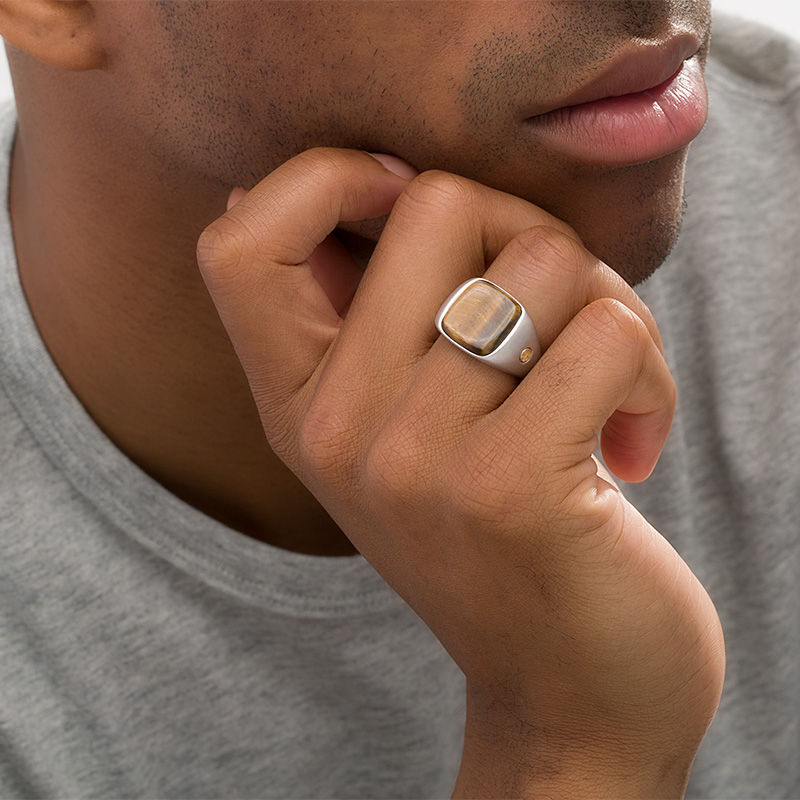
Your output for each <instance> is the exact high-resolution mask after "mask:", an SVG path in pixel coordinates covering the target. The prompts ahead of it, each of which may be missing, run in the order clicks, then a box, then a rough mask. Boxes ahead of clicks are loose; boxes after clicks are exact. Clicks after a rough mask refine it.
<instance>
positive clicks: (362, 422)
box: [197, 148, 724, 798]
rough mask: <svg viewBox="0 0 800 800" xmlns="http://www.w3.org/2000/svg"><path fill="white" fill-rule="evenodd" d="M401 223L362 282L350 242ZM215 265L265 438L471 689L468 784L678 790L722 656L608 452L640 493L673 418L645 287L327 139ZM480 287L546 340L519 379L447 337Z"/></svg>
mask: <svg viewBox="0 0 800 800" xmlns="http://www.w3.org/2000/svg"><path fill="white" fill-rule="evenodd" d="M386 214H388V215H389V217H388V221H387V223H386V225H385V228H384V230H383V233H382V235H381V237H380V239H379V241H378V244H377V247H376V249H375V251H374V253H373V255H372V257H371V259H370V261H369V264H368V266H367V268H366V271H365V272H364V274H363V276H362V275H361V273H360V271H359V270H358V269H357V267H356V265H355V263H354V261H353V259H352V257H351V256H350V254H349V253H348V252H347V251H346V250H345V248H344V247H343V246H342V245H341V244H340V243H339V241H338V240H337V239H336V237H335V236H334V235H333V231H334V228H336V227H337V226H338V225H340V224H341V223H343V222H357V221H359V220H366V219H371V218H376V217H380V216H382V215H386ZM197 257H198V262H199V265H200V269H201V272H202V275H203V278H204V280H205V283H206V285H207V287H208V290H209V292H210V294H211V297H212V298H213V301H214V303H215V305H216V307H217V309H218V312H219V315H220V317H221V319H222V322H223V323H224V325H225V328H226V330H227V332H228V335H229V336H230V338H231V340H232V342H233V345H234V347H235V349H236V353H237V355H238V357H239V359H240V361H241V363H242V366H243V368H244V371H245V373H246V375H247V378H248V381H249V384H250V388H251V390H252V393H253V398H254V400H255V403H256V405H257V407H258V411H259V413H260V418H261V422H262V424H263V427H264V432H265V435H266V437H267V439H268V441H269V443H270V445H271V447H272V448H273V449H274V451H275V452H276V453H277V454H278V455H279V456H280V457H281V458H282V459H283V461H284V462H285V463H286V464H287V465H288V467H289V468H290V469H291V470H292V471H293V472H294V473H295V474H296V475H297V476H298V477H299V478H300V480H301V481H302V482H303V483H304V484H305V485H306V486H307V487H308V488H309V489H310V490H311V491H312V492H313V493H314V495H315V496H316V497H317V498H318V499H319V501H320V503H321V504H322V505H323V506H324V507H325V509H326V510H327V511H328V513H329V514H330V515H331V517H332V518H333V519H334V520H335V521H336V523H337V524H338V525H339V527H340V528H341V529H342V530H343V531H344V532H345V533H346V535H347V536H348V538H349V539H350V540H351V541H352V543H353V544H354V545H355V547H356V548H358V550H359V551H360V552H361V553H362V554H363V555H364V556H365V558H367V559H368V560H369V561H370V562H371V563H372V565H373V566H374V567H375V568H376V569H377V570H378V572H380V573H381V575H382V576H383V577H384V578H385V579H386V581H387V582H388V583H389V584H390V585H391V586H392V587H393V588H394V589H395V590H396V591H397V592H398V593H399V594H400V595H401V596H402V597H403V598H404V599H405V600H406V601H407V602H408V603H409V604H410V605H411V606H412V607H413V608H414V610H415V611H416V612H417V613H418V614H419V615H420V617H421V618H422V619H423V620H424V621H425V622H426V623H427V625H428V626H429V627H430V628H431V630H432V631H433V632H434V633H435V634H436V636H437V637H438V638H439V639H440V641H441V642H442V644H443V645H444V647H446V648H447V650H448V652H449V653H450V655H451V656H452V657H453V659H454V660H455V661H456V662H457V664H458V665H459V666H460V667H461V669H462V670H463V671H464V673H465V675H466V677H467V692H468V696H467V709H468V714H467V727H466V735H465V743H464V754H463V758H462V765H461V771H460V774H459V779H458V783H457V785H456V794H457V795H460V796H481V797H488V796H506V797H522V796H536V797H540V796H553V797H561V798H565V797H584V798H585V797H591V798H600V797H656V796H658V797H662V796H663V797H678V796H681V795H682V794H683V792H684V790H685V786H686V781H687V779H688V774H689V770H690V768H691V763H692V760H693V758H694V754H695V752H696V750H697V747H698V746H699V743H700V741H701V739H702V737H703V735H704V733H705V731H706V729H707V727H708V725H709V723H710V721H711V718H712V717H713V714H714V712H715V710H716V707H717V703H718V701H719V695H720V692H721V687H722V678H723V673H724V646H723V640H722V634H721V629H720V625H719V620H718V617H717V614H716V612H715V609H714V607H713V605H712V603H711V601H710V599H709V597H708V595H707V594H706V592H705V591H704V589H703V587H702V586H701V585H700V583H699V582H698V581H697V579H696V578H695V577H694V575H693V574H692V573H691V571H690V570H689V568H688V567H687V566H686V564H685V563H684V562H683V561H682V560H681V559H680V557H679V556H678V555H677V553H676V552H675V551H674V550H673V549H672V547H671V546H670V545H669V544H668V543H667V541H666V540H665V539H664V538H662V536H661V535H660V534H659V533H658V532H657V531H656V530H654V529H653V528H652V527H651V526H650V525H649V524H648V523H647V521H646V520H645V519H644V518H643V517H642V516H641V515H640V514H639V513H638V512H637V511H636V509H635V508H634V507H633V506H632V505H631V504H630V503H628V501H627V500H626V499H625V497H624V496H623V494H622V493H621V492H620V491H619V489H618V488H617V487H616V485H615V483H614V480H613V478H612V476H611V475H609V474H608V472H606V470H605V469H604V468H603V466H602V465H601V464H600V463H599V462H598V461H597V459H596V458H595V457H594V455H593V454H594V452H595V451H596V448H597V446H598V443H599V444H601V446H602V452H603V456H604V461H605V463H606V464H607V466H608V468H609V469H610V471H611V472H612V473H614V474H615V475H616V476H618V477H620V478H622V479H624V480H627V481H640V480H644V479H645V478H646V477H647V476H648V475H649V474H650V472H651V471H652V469H653V467H654V465H655V463H656V461H657V459H658V457H659V454H660V452H661V449H662V447H663V446H664V442H665V440H666V437H667V434H668V432H669V428H670V424H671V420H672V415H673V412H674V407H675V386H674V383H673V380H672V378H671V376H670V373H669V370H668V368H667V365H666V363H665V361H664V358H663V354H662V350H661V343H660V337H659V334H658V330H657V327H656V324H655V321H654V320H653V318H652V316H651V314H650V312H649V311H648V309H647V308H646V307H645V305H644V304H643V303H642V302H641V300H640V299H639V298H638V297H637V295H636V294H635V293H634V292H633V290H632V289H631V288H630V286H628V284H627V283H626V282H625V281H624V280H623V279H622V278H621V277H620V276H618V275H617V274H616V273H615V272H614V271H613V270H612V269H610V268H609V267H608V266H606V265H605V264H603V263H602V262H600V261H599V260H598V259H597V258H595V257H594V256H592V255H591V253H589V252H587V250H586V249H585V248H584V247H583V245H582V244H581V242H580V240H579V238H578V237H577V235H576V234H575V233H574V231H572V230H571V229H570V228H569V227H568V226H567V225H565V224H564V223H563V222H561V221H559V220H557V219H555V218H553V217H552V216H550V215H548V214H547V213H545V212H544V211H543V210H541V209H540V208H537V207H536V206H533V205H531V204H530V203H528V202H526V201H524V200H521V199H519V198H516V197H513V196H511V195H507V194H504V193H502V192H498V191H495V190H492V189H489V188H487V187H485V186H482V185H480V184H477V183H475V182H472V181H470V180H467V179H465V178H462V177H458V176H455V175H451V174H448V173H444V172H435V171H433V172H425V173H422V174H421V175H419V176H417V177H414V178H413V179H408V178H406V177H402V176H400V175H397V174H394V173H393V172H390V171H389V170H387V169H386V168H384V166H382V164H381V163H379V161H378V160H376V159H375V158H372V157H371V156H370V155H368V154H366V153H363V152H360V151H353V150H338V149H332V148H318V149H314V150H309V151H307V152H305V153H302V154H300V155H298V156H297V157H295V158H293V159H291V160H290V161H288V162H286V163H285V164H283V165H282V166H281V167H279V168H278V169H277V170H275V171H274V172H273V173H271V174H270V175H268V176H267V177H266V178H264V179H263V180H262V181H261V182H260V183H259V184H258V185H257V186H256V187H255V188H253V189H252V190H251V191H249V192H248V193H247V194H246V195H245V196H244V197H243V198H242V199H241V200H240V201H239V202H238V203H237V204H236V205H235V206H233V207H232V208H231V209H230V210H229V211H228V212H227V213H226V214H224V215H223V216H222V217H220V218H219V219H218V220H216V221H215V222H213V223H212V224H211V225H210V226H209V227H208V228H207V229H206V230H205V231H204V232H203V234H202V236H201V237H200V240H199V242H198V247H197ZM480 275H485V276H486V278H487V279H489V280H491V281H493V282H494V283H496V284H498V285H499V286H501V287H503V288H504V289H505V290H507V291H508V292H509V293H510V294H511V295H513V296H514V297H516V298H517V299H518V300H519V301H520V302H521V303H522V304H523V305H524V306H525V308H526V309H527V311H528V313H529V314H530V316H531V318H532V319H533V321H534V323H535V325H536V328H537V331H538V334H539V338H540V341H541V346H542V350H543V355H542V357H541V359H540V360H539V362H538V363H537V364H536V365H535V366H534V368H533V369H532V370H531V372H530V373H529V374H528V375H527V376H526V377H525V378H524V379H523V380H521V381H519V380H518V379H515V378H513V377H511V376H509V375H506V374H504V373H501V372H499V371H497V370H494V369H492V368H490V367H488V366H486V365H485V364H482V363H479V362H478V361H476V360H475V359H472V358H470V357H469V356H468V355H466V354H465V353H463V352H461V351H459V350H458V349H457V348H455V347H453V346H452V344H450V343H449V342H447V341H445V340H444V339H442V338H439V337H438V335H437V332H436V330H435V328H434V324H433V320H434V316H435V314H436V311H437V309H438V308H439V306H440V305H441V303H442V301H443V300H444V299H445V298H446V297H447V296H448V295H449V294H450V292H451V291H452V290H453V289H454V288H455V287H456V286H457V285H458V284H460V283H461V282H463V281H465V280H467V279H468V278H472V277H476V276H480ZM356 286H357V289H356V288H355V287H356ZM354 289H355V294H353V291H354Z"/></svg>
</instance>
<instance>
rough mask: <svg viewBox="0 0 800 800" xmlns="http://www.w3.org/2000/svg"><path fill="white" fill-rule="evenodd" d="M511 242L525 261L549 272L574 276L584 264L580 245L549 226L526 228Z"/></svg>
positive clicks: (584, 254)
mask: <svg viewBox="0 0 800 800" xmlns="http://www.w3.org/2000/svg"><path fill="white" fill-rule="evenodd" d="M513 242H514V245H515V247H517V248H518V249H519V251H520V252H521V253H522V255H523V256H524V258H525V259H526V260H528V261H533V262H534V263H535V264H537V265H540V266H542V267H544V268H545V269H547V270H548V271H550V272H557V273H567V274H570V275H574V274H577V273H578V272H579V271H580V270H581V268H582V266H583V265H584V264H585V263H586V251H585V250H584V248H583V247H582V245H581V244H580V243H579V242H577V241H576V240H575V239H573V238H571V237H569V236H567V235H566V234H565V233H563V232H562V231H560V230H558V229H557V228H553V227H552V226H550V225H536V226H534V227H532V228H526V229H525V230H524V231H522V232H521V233H519V234H517V236H516V237H515V238H514V240H513Z"/></svg>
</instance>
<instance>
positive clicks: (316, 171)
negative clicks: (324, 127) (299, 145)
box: [293, 147, 345, 182]
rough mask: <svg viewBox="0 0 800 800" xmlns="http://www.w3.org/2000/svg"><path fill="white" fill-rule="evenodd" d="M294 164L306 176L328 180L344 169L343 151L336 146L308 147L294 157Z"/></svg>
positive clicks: (340, 173) (338, 174) (339, 174)
mask: <svg viewBox="0 0 800 800" xmlns="http://www.w3.org/2000/svg"><path fill="white" fill-rule="evenodd" d="M293 160H294V166H295V167H296V168H297V169H298V170H299V171H301V172H303V173H305V174H306V175H307V177H308V178H310V179H312V180H314V179H318V180H324V181H326V182H327V181H328V180H330V179H336V178H337V177H339V176H341V175H342V174H343V173H344V171H345V163H344V157H343V153H342V151H341V150H340V149H338V148H336V147H310V148H309V149H308V150H303V152H302V153H298V154H297V155H296V156H295V157H294V159H293Z"/></svg>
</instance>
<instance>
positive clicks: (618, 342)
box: [577, 297, 650, 355]
mask: <svg viewBox="0 0 800 800" xmlns="http://www.w3.org/2000/svg"><path fill="white" fill-rule="evenodd" d="M577 316H578V317H579V318H580V321H581V323H582V324H583V326H584V328H585V331H586V334H587V336H588V338H590V339H591V340H592V344H593V346H594V348H595V349H600V350H601V351H606V353H607V354H608V355H612V354H620V351H622V352H630V351H632V350H635V351H636V352H638V353H642V352H643V351H644V349H645V347H646V344H647V341H648V339H649V338H650V334H649V333H648V331H647V327H646V326H645V324H644V322H642V320H641V318H640V317H638V316H637V315H636V314H635V313H634V312H633V311H631V309H630V308H628V306H626V305H625V304H624V303H622V302H620V301H619V300H617V299H615V298H613V297H601V298H600V299H598V300H594V301H593V302H591V303H589V304H588V305H587V306H584V308H583V309H582V310H581V311H580V312H579V313H578V315H577Z"/></svg>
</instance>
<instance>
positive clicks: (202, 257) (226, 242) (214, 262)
mask: <svg viewBox="0 0 800 800" xmlns="http://www.w3.org/2000/svg"><path fill="white" fill-rule="evenodd" d="M249 240H250V234H249V232H248V230H247V228H246V227H244V226H243V225H241V223H239V222H238V221H237V220H236V219H235V218H233V217H230V216H222V217H220V218H219V219H217V220H215V221H214V222H212V223H211V224H210V225H209V226H208V227H206V228H205V230H204V231H203V232H202V233H201V234H200V237H199V238H198V240H197V245H196V248H195V250H196V252H195V254H196V257H197V264H198V266H199V267H200V270H201V272H202V274H203V276H204V277H205V278H206V280H207V281H208V280H211V281H213V282H214V283H224V282H226V281H227V280H229V279H234V278H236V276H237V275H238V274H239V271H240V269H241V267H242V264H243V262H244V261H245V252H246V250H247V249H248V248H249V246H250V244H251V242H250V241H249Z"/></svg>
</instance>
